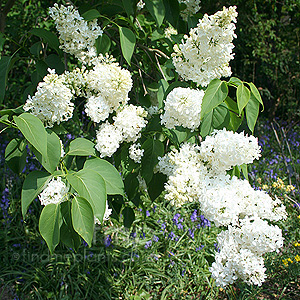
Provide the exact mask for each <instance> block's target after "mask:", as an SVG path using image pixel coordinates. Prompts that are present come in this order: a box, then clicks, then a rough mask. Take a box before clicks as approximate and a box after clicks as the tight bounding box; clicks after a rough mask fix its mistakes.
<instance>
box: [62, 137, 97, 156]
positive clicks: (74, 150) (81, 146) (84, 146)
mask: <svg viewBox="0 0 300 300" xmlns="http://www.w3.org/2000/svg"><path fill="white" fill-rule="evenodd" d="M67 155H78V156H89V155H92V156H96V151H95V144H94V143H93V142H91V141H89V140H87V139H85V138H77V139H75V140H73V141H72V142H71V143H70V147H69V151H68V153H67Z"/></svg>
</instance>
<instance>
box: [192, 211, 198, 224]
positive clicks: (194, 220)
mask: <svg viewBox="0 0 300 300" xmlns="http://www.w3.org/2000/svg"><path fill="white" fill-rule="evenodd" d="M197 217H198V216H197V209H195V210H194V211H193V213H192V215H191V221H192V222H196V221H197Z"/></svg>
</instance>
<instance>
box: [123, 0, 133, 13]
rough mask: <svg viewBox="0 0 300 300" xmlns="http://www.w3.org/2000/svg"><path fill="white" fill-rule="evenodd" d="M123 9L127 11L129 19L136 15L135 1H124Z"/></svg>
mask: <svg viewBox="0 0 300 300" xmlns="http://www.w3.org/2000/svg"><path fill="white" fill-rule="evenodd" d="M122 3H123V7H124V9H125V11H126V14H127V16H128V17H130V16H133V15H134V10H133V5H132V4H133V1H132V0H122Z"/></svg>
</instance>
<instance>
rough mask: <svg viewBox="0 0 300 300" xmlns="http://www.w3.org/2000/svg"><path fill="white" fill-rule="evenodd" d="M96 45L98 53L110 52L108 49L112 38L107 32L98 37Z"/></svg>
mask: <svg viewBox="0 0 300 300" xmlns="http://www.w3.org/2000/svg"><path fill="white" fill-rule="evenodd" d="M95 46H96V50H97V54H99V53H102V54H105V53H108V51H109V49H110V47H111V40H110V38H109V37H108V36H107V35H106V34H102V35H100V36H99V37H98V38H97V39H96V45H95Z"/></svg>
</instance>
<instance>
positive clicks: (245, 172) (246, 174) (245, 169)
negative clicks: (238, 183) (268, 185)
mask: <svg viewBox="0 0 300 300" xmlns="http://www.w3.org/2000/svg"><path fill="white" fill-rule="evenodd" d="M240 168H241V170H242V173H243V175H244V177H245V178H246V179H247V180H249V177H248V166H247V165H246V164H242V165H241V166H240Z"/></svg>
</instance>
